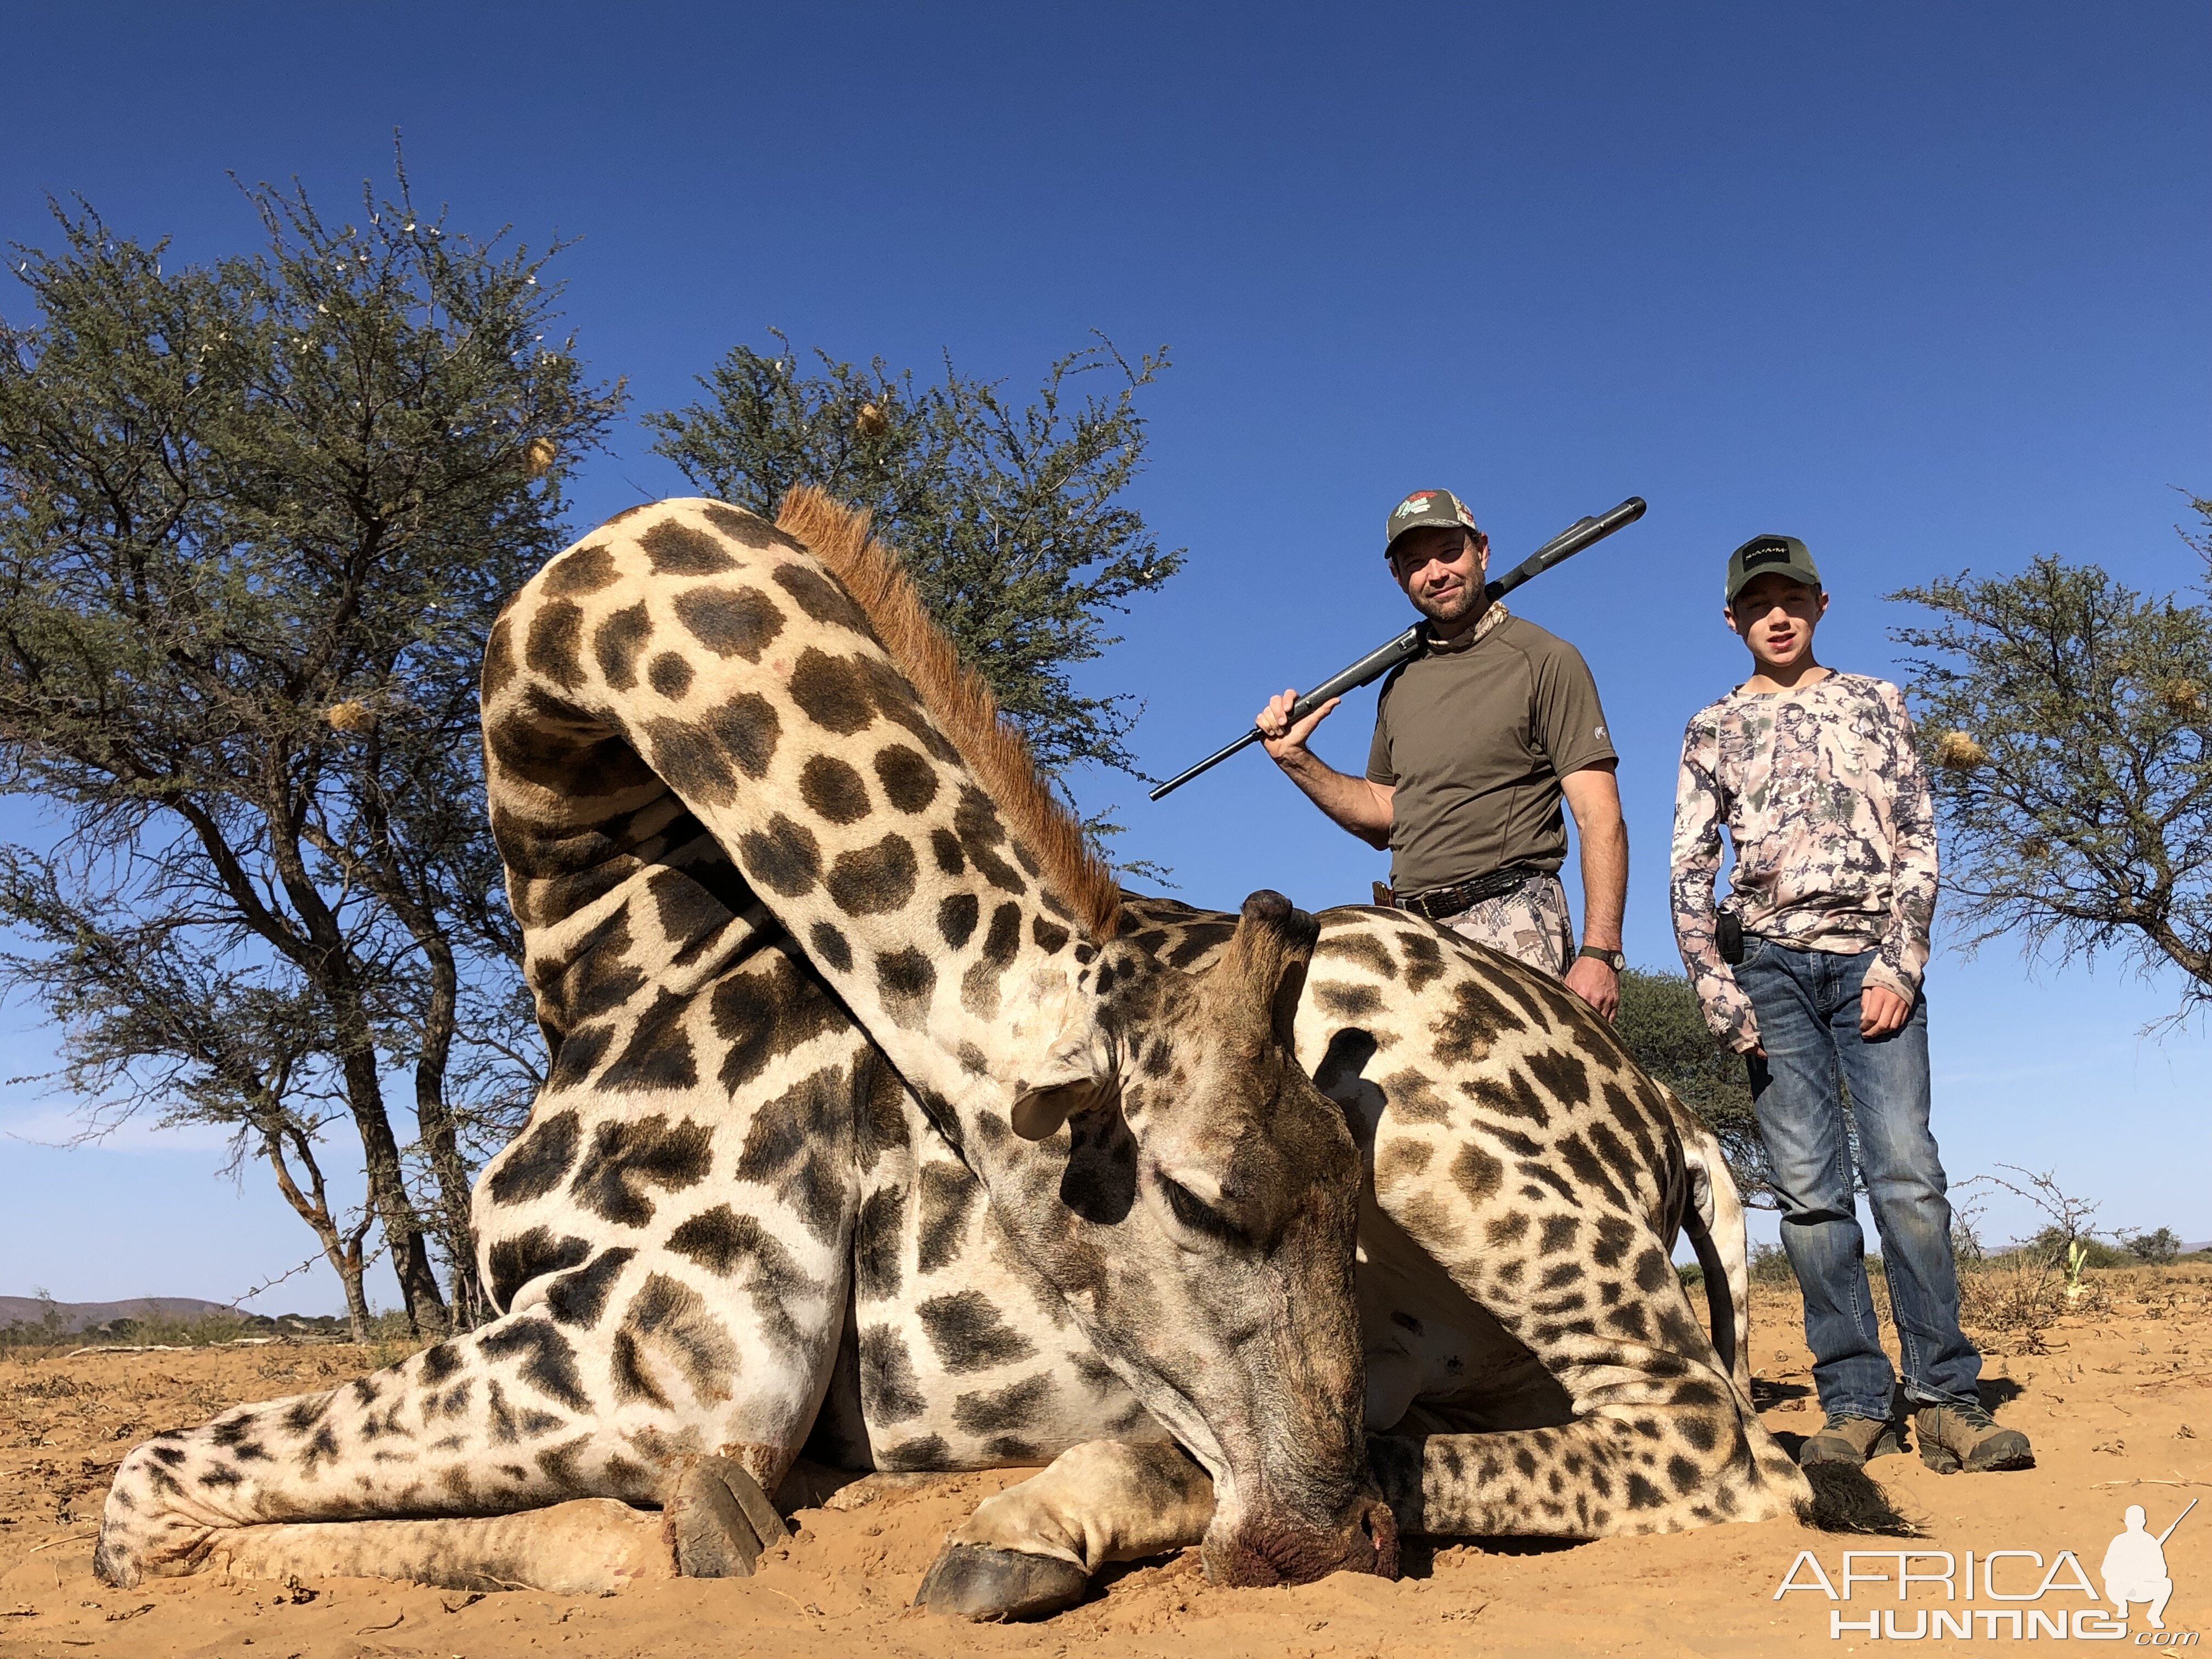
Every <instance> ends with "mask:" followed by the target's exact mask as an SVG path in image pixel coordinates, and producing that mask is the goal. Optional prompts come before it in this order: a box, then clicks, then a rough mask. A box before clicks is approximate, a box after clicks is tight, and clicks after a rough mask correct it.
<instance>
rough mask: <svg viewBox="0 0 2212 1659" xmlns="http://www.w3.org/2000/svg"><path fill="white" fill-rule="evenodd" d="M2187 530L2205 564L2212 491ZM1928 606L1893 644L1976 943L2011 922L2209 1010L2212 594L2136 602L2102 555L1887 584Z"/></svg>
mask: <svg viewBox="0 0 2212 1659" xmlns="http://www.w3.org/2000/svg"><path fill="white" fill-rule="evenodd" d="M2192 505H2193V506H2194V507H2195V509H2196V511H2197V515H2198V517H2199V519H2200V520H2201V521H2202V523H2203V526H2204V531H2203V532H2199V533H2198V534H2197V535H2195V536H2187V535H2186V534H2185V539H2186V540H2188V541H2189V542H2190V544H2191V546H2193V547H2194V548H2196V550H2197V551H2198V553H2199V554H2201V555H2203V556H2204V557H2205V559H2206V561H2207V565H2206V574H2207V578H2208V586H2207V594H2206V598H2207V600H2208V601H2212V533H2206V532H2212V501H2202V500H2199V501H2194V502H2193V503H2192ZM1891 597H1892V598H1893V599H1902V600H1909V601H1911V603H1913V604H1916V605H1923V606H1925V607H1926V608H1928V609H1929V610H1930V611H1934V612H1936V617H1937V618H1938V620H1937V621H1936V623H1935V624H1934V625H1933V626H1930V627H1909V628H1899V629H1893V637H1895V638H1896V639H1897V640H1898V641H1899V642H1900V643H1902V644H1903V645H1905V647H1908V648H1909V649H1911V650H1912V651H1914V652H1916V653H1920V654H1917V655H1916V656H1914V657H1913V658H1911V659H1910V660H1911V667H1912V669H1913V671H1914V672H1913V678H1912V681H1911V690H1912V691H1913V692H1914V694H1915V696H1916V697H1917V700H1918V702H1919V703H1920V705H1921V708H1922V710H1923V721H1922V741H1923V746H1924V748H1925V750H1926V751H1927V756H1928V758H1929V761H1930V762H1932V763H1933V776H1934V779H1935V792H1936V803H1937V806H1938V810H1939V811H1941V813H1942V817H1943V822H1944V824H1945V827H1946V828H1947V829H1948V831H1949V848H1948V855H1947V858H1946V864H1945V870H1944V886H1945V889H1946V890H1947V891H1948V894H1949V895H1951V896H1952V897H1953V898H1954V900H1955V901H1956V903H1955V906H1954V910H1953V914H1954V915H1957V916H1958V917H1960V920H1961V921H1963V922H1964V924H1965V926H1966V928H1967V930H1968V939H1967V942H1968V944H1969V945H1980V944H1983V943H1985V942H1986V941H1988V940H1989V939H1993V938H1996V936H1998V935H1999V934H2002V933H2010V932H2013V931H2015V930H2018V931H2019V932H2020V933H2021V935H2022V936H2023V938H2024V939H2025V940H2026V945H2027V950H2028V951H2029V952H2030V953H2031V954H2033V953H2036V952H2039V951H2051V953H2053V954H2054V955H2055V956H2056V957H2057V958H2058V959H2059V960H2061V961H2063V960H2066V959H2068V958H2069V957H2075V956H2077V955H2078V956H2081V957H2094V956H2096V955H2098V954H2099V953H2100V952H2104V951H2119V952H2121V953H2122V954H2123V956H2124V958H2125V959H2127V960H2128V961H2129V962H2130V963H2131V964H2132V965H2133V966H2134V967H2136V969H2140V970H2142V971H2144V972H2149V971H2152V970H2154V969H2156V968H2158V967H2160V966H2161V965H2163V964H2166V963H2171V964H2172V965H2173V966H2174V967H2177V968H2179V969H2181V971H2182V974H2183V975H2184V981H2183V993H2182V1010H2181V1012H2183V1013H2186V1012H2188V1011H2189V1009H2191V1007H2192V1006H2203V1004H2205V1003H2206V1002H2208V1001H2212V603H2193V602H2185V601H2183V600H2181V599H2177V598H2175V597H2173V596H2172V595H2168V596H2166V597H2164V598H2157V599H2147V598H2144V597H2143V596H2142V595H2140V594H2137V593H2136V592H2133V591H2131V590H2130V589H2129V588H2126V587H2124V586H2121V585H2120V584H2119V583H2118V582H2116V581H2114V580H2112V577H2111V576H2110V575H2109V574H2106V572H2105V571H2104V570H2102V569H2100V568H2098V567H2097V566H2094V565H2069V564H2066V563H2063V562H2061V561H2059V560H2057V559H2056V558H2052V557H2048V556H2046V557H2043V558H2039V559H2037V560H2036V561H2034V562H2033V563H2032V564H2031V565H2030V566H2029V567H2028V568H2027V570H2025V571H2023V572H2022V573H2021V574H2019V575H2016V576H2005V577H1996V578H1987V579H1983V580H1969V578H1968V577H1967V576H1966V575H1965V574H1960V575H1959V576H1956V577H1945V578H1942V579H1941V580H1936V581H1934V582H1931V583H1929V584H1928V585H1927V586H1923V587H1912V588H1907V589H1905V590H1904V591H1903V592H1899V593H1895V594H1893V595H1891Z"/></svg>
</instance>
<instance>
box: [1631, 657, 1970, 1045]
mask: <svg viewBox="0 0 2212 1659" xmlns="http://www.w3.org/2000/svg"><path fill="white" fill-rule="evenodd" d="M1723 823H1725V824H1726V825H1727V826H1728V832H1729V843H1730V844H1731V845H1732V846H1733V847H1734V848H1735V870H1734V872H1732V873H1731V876H1730V878H1729V897H1728V908H1729V909H1730V910H1731V911H1733V912H1734V913H1735V916H1736V918H1737V920H1738V921H1741V923H1742V925H1743V931H1744V932H1745V933H1746V934H1748V935H1756V936H1758V937H1759V938H1762V939H1777V940H1779V941H1781V942H1782V943H1784V944H1785V945H1791V946H1794V947H1796V949H1798V950H1802V951H1835V952H1837V953H1838V954H1839V955H1844V956H1856V955H1857V954H1858V953H1860V952H1862V951H1878V952H1880V959H1879V960H1877V961H1876V962H1875V963H1873V964H1872V965H1871V966H1869V968H1868V969H1867V975H1866V983H1867V984H1869V985H1879V986H1883V987H1887V988H1888V989H1890V990H1893V991H1894V992H1896V993H1897V994H1899V995H1900V996H1902V997H1905V998H1906V999H1907V1000H1911V998H1912V997H1913V996H1914V995H1916V994H1917V992H1918V991H1919V988H1920V975H1921V973H1922V971H1923V969H1925V968H1926V967H1927V965H1928V930H1929V924H1930V923H1931V922H1932V921H1934V919H1935V915H1936V814H1935V807H1934V804H1933V802H1932V801H1931V800H1930V799H1929V793H1928V780H1927V778H1926V776H1925V775H1923V773H1922V771H1921V769H1920V757H1919V753H1918V751H1917V750H1916V749H1915V748H1914V747H1913V740H1912V718H1911V715H1909V714H1906V713H1905V699H1904V697H1903V696H1900V695H1899V692H1898V690H1897V688H1896V687H1895V686H1893V685H1892V684H1889V682H1888V681H1887V680H1877V679H1872V678H1869V677H1867V676H1866V675H1863V674H1833V673H1832V674H1830V675H1829V676H1828V677H1827V678H1826V679H1823V680H1820V681H1819V682H1817V683H1816V684H1813V685H1810V686H1806V687H1803V688H1802V689H1800V690H1794V691H1778V692H1753V691H1732V692H1730V693H1729V695H1728V696H1725V697H1723V698H1722V699H1721V700H1720V701H1719V702H1715V703H1711V704H1708V705H1707V706H1706V707H1705V708H1701V709H1699V711H1698V712H1697V714H1695V715H1693V716H1692V718H1691V720H1690V725H1689V729H1688V730H1687V731H1686V732H1684V733H1683V734H1682V770H1681V775H1680V781H1678V782H1677V784H1676V786H1675V790H1674V884H1673V890H1674V942H1675V944H1676V945H1678V946H1679V947H1680V950H1681V952H1682V963H1683V965H1684V966H1685V967H1686V968H1687V969H1689V972H1690V982H1691V984H1692V985H1693V986H1694V987H1696V989H1697V993H1698V1000H1699V1003H1701V1004H1702V1005H1703V1006H1704V1008H1705V1023H1706V1024H1708V1025H1709V1026H1711V1028H1712V1030H1713V1034H1714V1036H1717V1037H1718V1038H1720V1040H1721V1041H1722V1042H1725V1043H1727V1044H1728V1045H1729V1047H1730V1048H1735V1049H1736V1050H1737V1051H1739V1052H1741V1051H1744V1050H1747V1049H1749V1048H1753V1047H1754V1046H1756V1045H1757V1043H1758V1042H1759V1024H1758V1021H1757V1019H1756V1018H1754V1017H1753V1013H1752V1011H1751V1004H1750V1002H1749V1000H1747V998H1746V997H1745V996H1744V994H1743V992H1742V991H1741V989H1740V988H1739V987H1737V985H1736V982H1735V975H1733V974H1732V973H1730V972H1729V965H1728V963H1725V962H1723V961H1722V960H1721V954H1720V950H1719V947H1718V946H1717V944H1716V943H1715V939H1714V906H1713V880H1714V878H1715V876H1716V875H1717V873H1718V872H1719V869H1720V862H1721V836H1720V831H1721V826H1722V825H1723Z"/></svg>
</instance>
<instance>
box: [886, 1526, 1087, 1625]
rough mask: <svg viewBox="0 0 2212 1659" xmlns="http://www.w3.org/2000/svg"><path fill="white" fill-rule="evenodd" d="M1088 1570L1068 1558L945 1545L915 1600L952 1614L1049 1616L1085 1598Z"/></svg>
mask: <svg viewBox="0 0 2212 1659" xmlns="http://www.w3.org/2000/svg"><path fill="white" fill-rule="evenodd" d="M1090 1583H1091V1575H1090V1574H1088V1573H1086V1572H1085V1571H1083V1569H1082V1568H1080V1567H1079V1566H1076V1565H1074V1564H1073V1563H1072V1562H1067V1561H1061V1560H1059V1559H1055V1558H1054V1557H1052V1556H1049V1555H1030V1554H1027V1553H1024V1552H1022V1551H1019V1550H1000V1549H993V1548H991V1547H989V1546H987V1545H984V1544H947V1545H946V1546H945V1548H944V1550H943V1551H942V1552H940V1553H939V1555H938V1558H937V1559H936V1560H935V1561H934V1562H933V1563H932V1564H931V1565H930V1569H929V1571H928V1572H927V1573H926V1574H924V1575H923V1577H922V1581H921V1589H919V1590H916V1591H915V1597H914V1604H915V1606H916V1607H927V1608H928V1609H929V1610H930V1611H931V1612H932V1613H946V1614H949V1615H950V1616H951V1617H952V1618H955V1619H971V1620H979V1621H981V1620H1012V1619H1048V1618H1050V1617H1051V1616H1052V1615H1053V1614H1054V1613H1059V1612H1060V1611H1061V1610H1062V1609H1064V1608H1066V1607H1073V1606H1074V1605H1075V1604H1076V1603H1077V1602H1078V1601H1081V1600H1082V1599H1083V1592H1084V1590H1085V1589H1086V1588H1087V1587H1088V1586H1089V1584H1090Z"/></svg>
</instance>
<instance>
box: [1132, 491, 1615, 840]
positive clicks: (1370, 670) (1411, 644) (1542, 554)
mask: <svg viewBox="0 0 2212 1659" xmlns="http://www.w3.org/2000/svg"><path fill="white" fill-rule="evenodd" d="M1643 516H1644V498H1643V497H1642V496H1641V495H1631V496H1630V497H1629V498H1628V499H1627V500H1626V501H1623V502H1622V503H1621V504H1620V506H1619V507H1614V508H1613V511H1611V512H1610V513H1601V514H1600V515H1598V516H1597V517H1595V518H1582V519H1577V520H1575V522H1574V523H1572V524H1571V525H1569V526H1567V527H1566V528H1565V530H1562V531H1561V532H1559V534H1558V535H1556V536H1554V537H1553V538H1552V539H1551V540H1549V541H1548V542H1546V543H1545V544H1543V545H1542V546H1541V547H1540V548H1538V549H1537V550H1535V551H1534V553H1531V554H1530V555H1529V556H1528V557H1527V558H1525V559H1523V560H1522V561H1521V562H1520V563H1518V564H1516V565H1515V566H1514V567H1513V568H1512V569H1510V570H1509V571H1507V572H1506V573H1505V574H1504V575H1502V576H1499V577H1498V578H1497V579H1496V580H1492V581H1489V582H1486V583H1485V584H1484V585H1483V590H1482V591H1483V592H1484V594H1485V595H1486V597H1487V598H1489V599H1503V598H1504V596H1505V595H1506V594H1508V593H1510V592H1512V591H1513V590H1514V589H1515V588H1516V587H1518V586H1521V585H1522V583H1523V582H1525V581H1528V580H1529V579H1530V578H1532V577H1535V576H1541V575H1542V574H1544V573H1545V572H1546V571H1547V570H1549V569H1550V568H1552V567H1553V566H1554V565H1557V564H1563V563H1565V562H1566V561H1567V560H1569V559H1571V558H1572V557H1574V556H1575V555H1576V554H1577V553H1579V552H1581V551H1582V550H1583V549H1584V548H1586V547H1588V546H1589V545H1591V544H1593V543H1595V542H1601V541H1603V540H1604V539H1605V538H1607V536H1610V535H1611V534H1613V532H1614V531H1616V530H1619V529H1621V528H1622V527H1623V526H1627V525H1632V524H1634V523H1635V522H1636V521H1637V520H1638V519H1640V518H1642V517H1643ZM1428 629H1429V624H1428V623H1427V621H1426V620H1423V621H1420V622H1417V623H1414V624H1413V626H1412V627H1411V628H1409V629H1407V630H1406V631H1405V632H1404V633H1402V634H1401V635H1398V637H1397V638H1396V639H1395V640H1392V641H1390V642H1389V644H1388V645H1385V646H1383V647H1380V648H1379V649H1377V650H1374V651H1370V652H1369V653H1367V654H1366V655H1365V656H1364V657H1362V658H1361V659H1359V660H1358V662H1356V663H1353V664H1352V665H1351V666H1350V667H1349V668H1344V669H1340V670H1339V671H1337V672H1335V673H1334V674H1332V675H1330V676H1329V677H1328V678H1327V679H1325V680H1323V681H1322V683H1321V684H1319V685H1316V687H1314V689H1313V690H1310V691H1308V692H1305V693H1304V694H1302V695H1301V696H1299V697H1298V699H1297V702H1293V703H1292V704H1291V721H1292V722H1293V723H1296V722H1297V721H1299V720H1304V718H1305V717H1306V716H1307V715H1309V714H1312V713H1313V711H1314V710H1315V709H1316V708H1320V707H1321V706H1322V704H1323V703H1325V702H1328V700H1329V699H1330V698H1331V697H1340V696H1343V695H1344V694H1345V693H1346V692H1347V691H1357V690H1358V689H1359V688H1360V687H1361V686H1363V685H1366V684H1370V683H1371V682H1373V681H1375V680H1379V679H1381V678H1383V676H1384V675H1385V674H1387V673H1389V671H1391V670H1392V669H1394V668H1395V667H1397V666H1398V665H1399V664H1401V663H1402V662H1407V661H1410V660H1411V659H1413V658H1414V657H1417V656H1419V654H1420V653H1421V649H1422V647H1424V646H1425V645H1426V644H1427V643H1428V638H1429V635H1428ZM1259 741H1260V728H1259V727H1258V726H1254V727H1253V728H1252V729H1251V730H1250V731H1249V732H1245V734H1244V735H1243V737H1241V738H1237V741H1236V742H1234V743H1232V744H1229V745H1228V746H1227V747H1226V748H1224V749H1218V750H1215V751H1214V752H1213V753H1212V754H1211V755H1208V756H1207V757H1206V758H1205V759H1204V760H1202V761H1200V762H1199V763H1198V764H1197V765H1195V766H1193V767H1190V768H1188V769H1186V770H1184V771H1182V772H1178V773H1177V774H1176V775H1175V776H1173V777H1171V778H1170V779H1169V780H1168V781H1166V782H1165V783H1164V784H1162V785H1160V786H1159V787H1158V788H1157V789H1154V790H1153V791H1152V793H1151V796H1150V797H1149V799H1152V800H1158V799H1160V798H1161V797H1162V796H1164V795H1166V794H1168V793H1171V792H1172V791H1174V790H1177V789H1180V788H1182V786H1183V785H1185V784H1186V783H1188V782H1189V781H1191V780H1192V779H1193V778H1194V777H1196V776H1198V775H1199V774H1200V773H1201V772H1207V771H1211V770H1212V769H1213V768H1215V767H1217V766H1218V765H1220V764H1221V763H1222V762H1224V761H1225V760H1227V759H1228V758H1229V757H1231V755H1233V754H1235V753H1236V752H1237V750H1240V749H1245V748H1249V746H1250V745H1252V744H1255V743H1257V742H1259Z"/></svg>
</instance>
